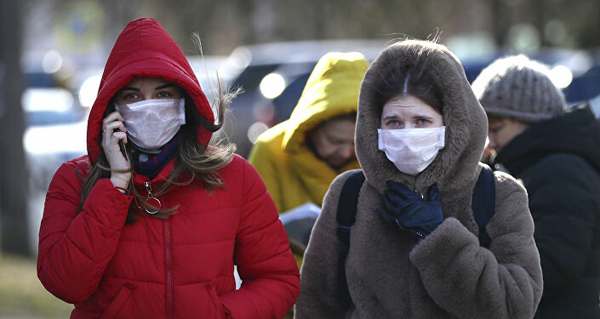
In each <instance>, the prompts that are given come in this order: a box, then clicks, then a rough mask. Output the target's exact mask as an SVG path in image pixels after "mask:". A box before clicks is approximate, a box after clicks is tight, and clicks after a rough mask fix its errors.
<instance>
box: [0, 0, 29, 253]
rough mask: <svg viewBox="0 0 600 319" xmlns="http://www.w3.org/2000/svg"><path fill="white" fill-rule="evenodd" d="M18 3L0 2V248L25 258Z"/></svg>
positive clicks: (25, 238)
mask: <svg viewBox="0 0 600 319" xmlns="http://www.w3.org/2000/svg"><path fill="white" fill-rule="evenodd" d="M21 4H22V2H21V1H1V2H0V136H1V138H0V149H1V150H2V153H3V154H2V156H0V226H1V227H0V247H1V248H2V251H5V252H10V253H15V254H21V255H27V254H28V253H29V240H28V236H27V235H28V234H27V171H26V169H25V154H24V152H23V130H24V124H23V123H24V120H23V109H22V108H21V94H22V92H23V87H24V85H23V80H22V79H23V77H22V73H21V70H20V68H19V65H20V64H19V60H20V57H21V13H22V11H21V9H22V7H21Z"/></svg>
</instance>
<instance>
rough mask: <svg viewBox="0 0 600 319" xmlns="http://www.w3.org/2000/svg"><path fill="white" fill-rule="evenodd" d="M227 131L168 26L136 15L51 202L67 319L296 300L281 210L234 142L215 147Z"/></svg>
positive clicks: (51, 257)
mask: <svg viewBox="0 0 600 319" xmlns="http://www.w3.org/2000/svg"><path fill="white" fill-rule="evenodd" d="M230 98H231V96H227V95H226V96H223V95H222V94H221V96H220V99H219V102H218V105H217V107H216V108H217V109H218V116H217V117H218V119H219V120H220V121H221V120H222V119H223V114H224V110H225V108H226V106H227V104H228V103H227V102H228V101H229V100H230ZM220 127H221V124H218V125H217V124H215V118H214V115H213V112H212V109H211V106H210V105H209V103H208V101H207V100H206V97H205V95H204V93H203V92H202V90H201V88H200V85H199V84H198V80H197V79H196V77H195V75H194V73H193V71H192V69H191V67H190V66H189V64H188V62H187V60H186V58H185V56H184V55H183V53H182V52H181V50H180V48H179V47H178V46H177V44H176V43H175V42H174V41H173V39H172V38H171V37H170V36H169V35H168V34H167V32H166V31H165V30H164V29H163V28H162V27H161V26H160V25H159V24H158V23H157V22H156V21H154V20H153V19H147V18H142V19H138V20H136V21H133V22H131V23H129V25H128V26H127V27H126V28H125V30H124V31H123V32H122V33H121V35H120V36H119V38H118V39H117V42H116V43H115V46H114V48H113V50H112V52H111V54H110V57H109V59H108V62H107V64H106V67H105V70H104V74H103V76H102V83H101V85H100V89H99V93H98V98H97V99H96V101H95V103H94V105H93V107H92V110H91V113H90V117H89V121H88V133H87V134H88V136H87V141H88V155H87V156H83V157H80V158H77V159H73V160H71V161H69V162H67V163H65V164H63V165H62V166H61V167H60V168H59V169H58V171H57V172H56V174H55V176H54V178H53V180H52V182H51V184H50V188H49V190H48V194H47V197H46V205H45V208H44V217H43V220H42V225H41V229H40V242H39V254H38V276H39V278H40V280H41V282H42V283H43V285H44V286H45V287H46V289H48V291H50V292H51V293H53V294H54V295H55V296H57V297H58V298H60V299H62V300H64V301H66V302H69V303H73V304H75V309H74V310H73V313H72V315H71V317H72V318H192V317H196V318H282V317H283V316H284V315H285V314H286V312H287V311H288V309H289V308H290V307H291V306H292V305H293V304H294V302H295V300H296V297H297V295H298V293H299V278H298V277H299V276H298V269H297V267H296V263H295V261H294V258H293V257H292V254H291V251H290V250H289V242H288V238H287V235H286V232H285V230H284V228H283V226H282V225H281V223H280V222H279V220H278V214H277V210H276V208H275V205H274V204H273V201H272V200H271V197H270V196H269V194H268V193H267V191H266V189H265V186H264V183H263V182H262V180H261V179H260V177H259V176H258V174H257V173H256V171H255V170H254V168H253V167H252V166H251V165H250V164H248V163H247V162H246V161H245V160H244V159H242V158H241V157H239V156H237V155H235V154H233V150H232V147H230V146H227V145H225V146H224V145H222V144H221V145H213V144H212V143H209V141H210V140H211V135H212V133H213V132H215V131H216V130H218V129H219V128H220ZM234 265H237V270H238V272H239V274H240V277H241V279H242V281H243V282H242V285H241V287H240V288H239V290H236V282H235V278H234Z"/></svg>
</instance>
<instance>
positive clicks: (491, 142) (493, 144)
mask: <svg viewBox="0 0 600 319" xmlns="http://www.w3.org/2000/svg"><path fill="white" fill-rule="evenodd" d="M488 139H489V142H488V145H487V146H488V147H489V148H491V149H494V150H495V149H496V147H498V143H496V139H495V138H493V137H492V136H491V135H489V136H488Z"/></svg>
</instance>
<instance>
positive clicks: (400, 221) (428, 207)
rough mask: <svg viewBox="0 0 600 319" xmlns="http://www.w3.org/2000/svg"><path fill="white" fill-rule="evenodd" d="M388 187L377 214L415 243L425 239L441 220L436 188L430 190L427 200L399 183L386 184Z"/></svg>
mask: <svg viewBox="0 0 600 319" xmlns="http://www.w3.org/2000/svg"><path fill="white" fill-rule="evenodd" d="M387 187H388V188H387V189H386V190H385V192H384V194H383V196H382V197H383V207H380V208H379V213H380V214H381V216H383V218H384V219H385V220H387V221H388V222H390V223H393V224H394V225H398V226H399V227H400V229H402V230H405V231H407V232H408V233H409V234H410V235H411V236H412V237H413V238H415V239H416V240H417V241H420V240H422V239H424V238H425V237H426V236H427V235H429V234H430V233H431V232H433V231H434V230H435V229H436V228H437V226H438V225H439V224H441V223H442V222H443V221H444V213H443V212H442V198H441V197H440V193H439V192H438V189H437V187H435V185H433V186H431V187H429V191H428V194H427V200H425V199H424V198H423V197H421V194H419V193H416V192H414V191H411V190H410V189H408V188H407V187H406V186H404V185H402V184H401V183H397V182H392V181H388V182H387Z"/></svg>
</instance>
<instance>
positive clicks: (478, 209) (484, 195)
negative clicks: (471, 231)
mask: <svg viewBox="0 0 600 319" xmlns="http://www.w3.org/2000/svg"><path fill="white" fill-rule="evenodd" d="M495 207H496V179H495V178H494V172H493V171H492V169H491V168H490V167H489V166H487V165H485V164H484V165H483V167H482V169H481V173H479V177H478V178H477V182H476V183H475V188H473V200H472V203H471V209H472V210H473V217H474V218H475V221H476V222H477V225H478V226H479V245H480V246H482V247H485V248H489V247H490V244H491V243H492V239H491V238H490V236H489V235H488V233H487V231H486V230H485V226H486V225H487V223H488V222H489V221H490V219H492V216H494V212H495Z"/></svg>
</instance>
